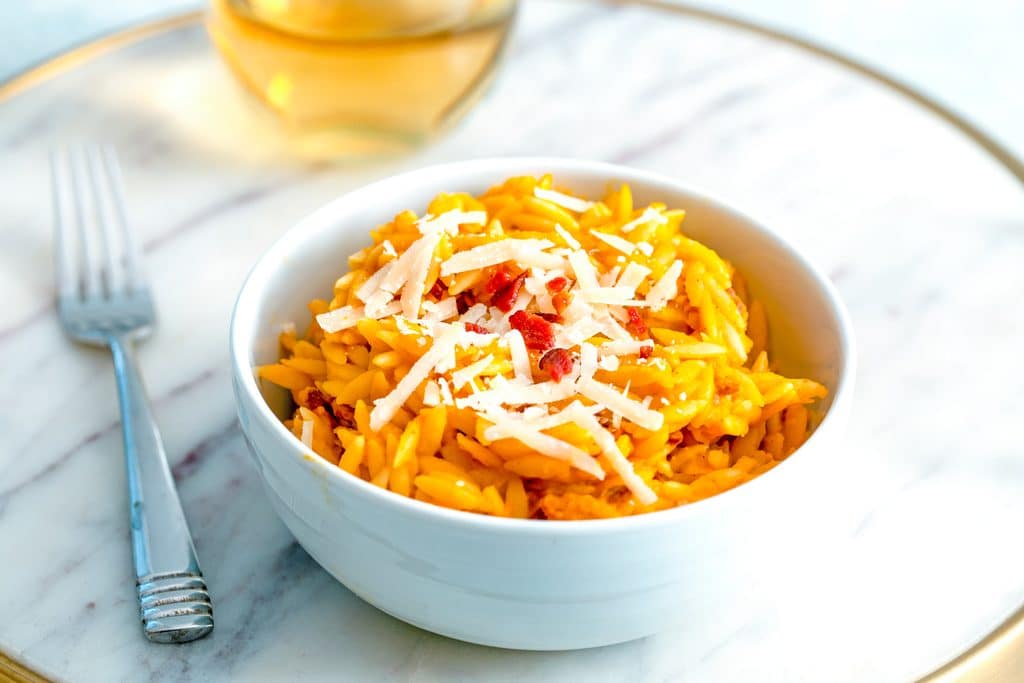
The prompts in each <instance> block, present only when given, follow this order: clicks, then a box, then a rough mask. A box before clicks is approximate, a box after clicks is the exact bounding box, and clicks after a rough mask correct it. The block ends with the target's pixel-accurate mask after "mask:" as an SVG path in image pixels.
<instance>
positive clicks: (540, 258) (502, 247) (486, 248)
mask: <svg viewBox="0 0 1024 683" xmlns="http://www.w3.org/2000/svg"><path fill="white" fill-rule="evenodd" d="M553 246H555V245H554V244H553V243H551V242H550V241H548V240H537V239H514V238H509V239H503V240H498V241H496V242H489V243H487V244H481V245H480V246H478V247H473V248H472V249H467V250H466V251H460V252H458V253H456V254H453V255H452V256H451V257H450V258H449V259H448V260H446V261H445V262H444V263H442V264H441V275H455V274H457V273H464V272H466V271H467V270H476V269H477V268H486V267H488V266H496V265H498V264H499V263H505V262H506V261H516V262H518V263H519V264H520V265H523V266H527V267H529V266H537V267H538V268H548V269H549V268H558V267H559V266H561V265H562V258H561V257H560V256H556V255H555V254H548V253H545V252H544V250H545V249H548V248H549V247H553Z"/></svg>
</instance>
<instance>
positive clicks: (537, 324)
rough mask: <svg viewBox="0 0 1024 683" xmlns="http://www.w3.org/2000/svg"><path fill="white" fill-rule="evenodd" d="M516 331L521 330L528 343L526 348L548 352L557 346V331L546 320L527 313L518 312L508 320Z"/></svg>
mask: <svg viewBox="0 0 1024 683" xmlns="http://www.w3.org/2000/svg"><path fill="white" fill-rule="evenodd" d="M508 322H509V324H511V325H512V327H513V328H514V329H517V330H519V332H520V334H522V335H523V341H525V342H526V348H528V349H533V350H535V351H547V350H548V349H550V348H551V347H552V346H554V344H555V331H554V329H552V327H551V323H549V322H548V321H547V320H545V319H544V318H542V317H540V316H539V315H533V314H532V313H527V312H526V311H516V312H515V313H513V314H512V316H511V317H510V318H509V319H508Z"/></svg>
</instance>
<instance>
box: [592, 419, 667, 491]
mask: <svg viewBox="0 0 1024 683" xmlns="http://www.w3.org/2000/svg"><path fill="white" fill-rule="evenodd" d="M572 414H573V422H575V423H576V424H577V425H578V426H579V427H580V429H584V430H586V431H587V432H588V433H589V434H590V436H591V438H593V439H594V441H596V442H597V445H598V446H600V448H601V454H602V455H604V457H605V458H606V459H607V460H608V462H609V463H611V466H612V468H613V469H614V470H615V472H616V474H618V475H619V477H621V478H622V483H623V484H625V485H626V488H628V489H629V490H630V492H631V493H632V494H633V496H634V497H635V498H636V499H637V501H638V502H639V503H641V504H642V505H650V504H651V503H654V502H655V501H657V500H658V495H657V494H656V493H655V492H654V491H652V490H651V487H650V486H648V485H647V482H645V481H644V480H643V479H641V478H640V477H639V476H638V475H637V473H636V471H635V470H633V464H632V463H631V462H629V460H628V459H627V458H626V456H625V455H623V454H622V451H621V450H619V446H618V444H616V443H615V437H614V436H612V433H611V432H609V431H608V430H607V429H605V428H604V427H603V426H601V423H600V422H598V421H597V418H595V417H594V416H593V415H591V414H590V413H587V412H585V411H579V410H576V409H573V413H572Z"/></svg>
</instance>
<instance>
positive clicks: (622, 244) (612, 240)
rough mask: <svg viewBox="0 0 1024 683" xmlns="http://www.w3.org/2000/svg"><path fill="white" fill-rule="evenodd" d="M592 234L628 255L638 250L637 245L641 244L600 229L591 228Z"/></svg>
mask: <svg viewBox="0 0 1024 683" xmlns="http://www.w3.org/2000/svg"><path fill="white" fill-rule="evenodd" d="M590 234H591V235H593V236H594V237H596V238H597V239H599V240H601V241H602V242H604V243H605V244H607V245H608V246H609V247H611V248H612V249H616V250H618V251H621V252H622V253H623V254H625V255H626V256H629V255H630V254H632V253H633V252H634V251H636V249H637V246H639V245H636V244H633V243H632V242H630V241H629V240H627V239H623V238H621V237H619V236H618V235H610V234H608V233H606V232H601V231H600V230H591V231H590ZM648 246H650V245H648Z"/></svg>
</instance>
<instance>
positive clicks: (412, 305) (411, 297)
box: [402, 233, 441, 318]
mask: <svg viewBox="0 0 1024 683" xmlns="http://www.w3.org/2000/svg"><path fill="white" fill-rule="evenodd" d="M440 241H441V233H434V234H431V235H426V236H424V237H421V238H420V239H418V240H416V242H414V243H413V246H412V247H410V250H411V249H412V248H413V247H415V248H416V255H415V257H413V259H412V261H411V262H410V263H409V264H408V268H409V272H408V276H407V277H406V282H405V286H404V287H403V288H402V312H403V313H405V316H406V317H407V318H418V317H419V315H420V304H422V303H423V293H424V291H426V286H427V274H428V273H429V272H430V263H431V261H433V260H434V251H435V250H436V249H437V245H438V244H439V243H440Z"/></svg>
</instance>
